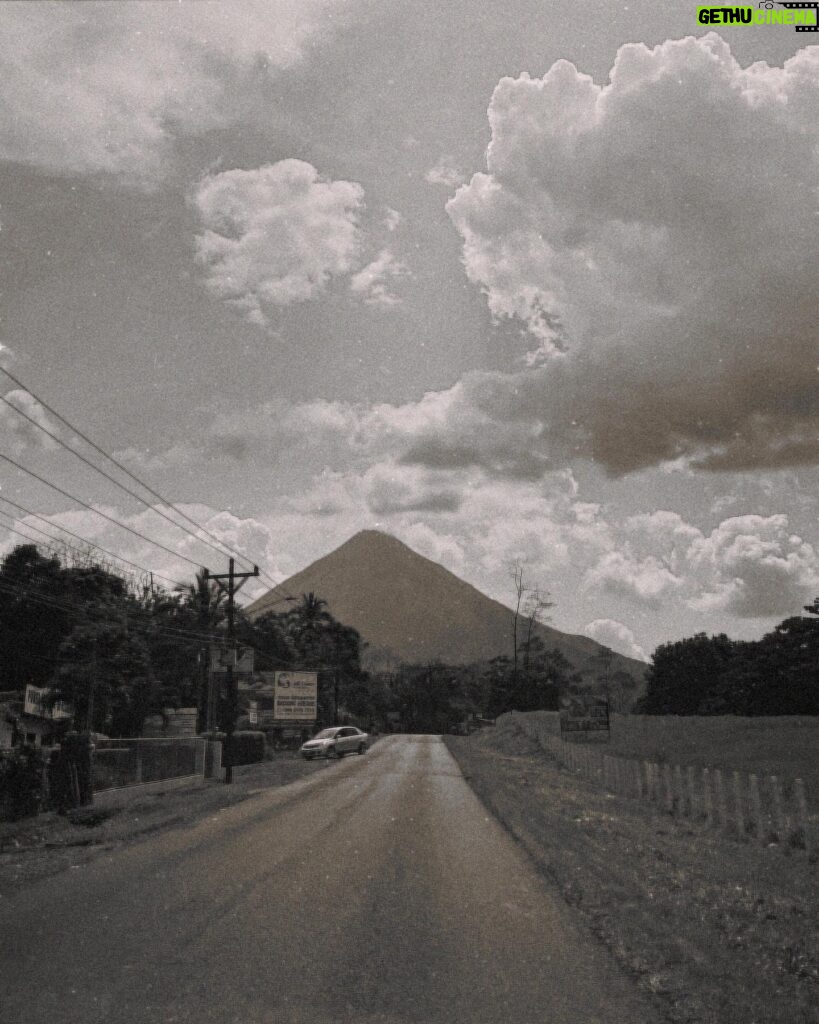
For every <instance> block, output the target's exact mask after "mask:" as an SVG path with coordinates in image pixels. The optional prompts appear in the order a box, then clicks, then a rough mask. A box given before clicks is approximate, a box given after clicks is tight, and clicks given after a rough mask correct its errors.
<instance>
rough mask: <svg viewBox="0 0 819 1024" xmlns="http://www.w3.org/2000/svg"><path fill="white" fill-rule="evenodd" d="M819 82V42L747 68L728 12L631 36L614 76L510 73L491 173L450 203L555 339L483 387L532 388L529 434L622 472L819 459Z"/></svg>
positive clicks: (500, 89) (468, 238)
mask: <svg viewBox="0 0 819 1024" xmlns="http://www.w3.org/2000/svg"><path fill="white" fill-rule="evenodd" d="M818 99H819V47H809V48H807V49H804V50H801V51H799V52H798V53H797V54H796V55H795V56H794V57H792V58H791V59H790V60H788V61H787V62H786V63H785V64H784V66H783V67H781V68H779V67H770V66H768V65H767V64H764V63H757V64H754V65H751V66H750V67H747V68H742V67H741V66H740V65H739V64H738V63H737V61H736V60H735V58H734V57H733V55H732V54H731V51H730V49H729V47H728V44H727V43H726V42H725V41H724V40H723V39H722V38H721V37H719V36H718V35H716V34H709V35H707V36H705V37H703V38H701V39H694V38H687V39H682V40H678V41H667V42H665V43H663V44H662V45H660V46H657V47H655V48H654V49H649V48H648V47H646V46H644V45H642V44H635V45H629V46H624V47H622V48H621V49H620V51H619V52H618V55H617V58H616V61H615V64H614V67H613V68H612V71H611V75H610V81H609V83H608V84H606V85H602V86H600V85H597V84H595V82H594V81H592V79H591V78H590V77H588V76H587V75H584V74H582V73H581V72H580V71H579V70H578V69H577V68H576V67H575V66H574V65H572V64H571V63H569V62H567V61H559V62H558V63H556V64H555V65H554V66H553V67H552V68H551V70H550V71H549V72H548V73H547V74H546V75H545V76H544V77H543V78H542V79H531V78H530V77H529V76H528V75H522V76H521V77H520V78H518V79H511V78H504V79H503V80H501V82H500V83H499V84H498V86H497V88H496V89H495V92H494V95H493V97H492V101H491V104H490V108H489V122H490V126H491V130H492V140H491V143H490V146H489V149H488V154H487V173H481V174H476V175H474V176H473V178H472V180H471V181H470V182H469V184H467V185H464V186H463V187H462V188H460V189H459V190H458V192H457V193H456V195H455V196H454V197H453V198H452V199H451V200H450V202H449V204H448V207H447V209H448V211H449V214H450V217H451V219H452V221H453V223H454V224H455V226H456V227H457V229H458V230H459V231H460V233H461V235H462V237H463V256H464V264H465V267H466V271H467V274H468V276H469V277H470V279H471V280H472V281H473V282H475V283H476V284H478V285H479V286H480V287H481V288H482V290H483V291H484V293H485V295H486V297H487V301H488V304H489V308H490V310H491V311H492V313H493V314H494V315H495V316H497V317H515V318H517V319H519V320H521V321H522V322H523V323H525V325H526V327H527V328H528V330H529V332H530V333H531V335H532V337H533V344H534V345H535V346H536V349H537V352H538V356H537V358H536V359H535V360H534V362H535V364H536V365H535V366H534V367H533V369H532V370H531V371H529V372H528V373H521V374H517V375H514V376H507V377H506V378H504V380H503V381H501V380H500V379H499V378H500V377H501V375H496V377H497V378H498V379H496V380H494V381H491V382H490V381H488V380H487V379H484V380H483V381H481V382H480V383H479V386H478V385H473V392H474V395H473V400H475V399H476V398H477V400H480V399H481V398H483V396H484V395H485V394H486V392H487V391H494V392H496V393H497V392H498V391H501V390H503V389H504V388H505V389H506V390H507V391H508V392H513V391H515V390H516V389H517V391H519V392H520V393H521V395H522V396H523V397H525V400H526V403H527V412H528V413H529V414H531V415H536V416H537V418H538V420H539V422H540V423H541V425H542V428H543V429H542V433H541V437H540V438H539V439H536V440H534V441H533V447H535V448H537V449H539V450H541V451H544V452H545V451H549V452H552V453H554V452H555V451H557V450H560V451H561V452H562V453H563V454H565V453H569V454H571V455H574V456H582V457H590V458H593V459H595V460H596V461H597V462H599V463H600V464H602V465H603V466H604V467H605V468H606V469H607V470H608V471H609V472H611V473H614V474H622V473H626V472H629V471H632V470H635V469H638V468H641V467H646V466H651V465H659V464H662V463H670V462H673V461H674V460H678V459H681V458H683V459H689V460H692V461H693V463H694V464H695V465H696V466H698V467H705V468H708V469H748V468H752V467H759V466H783V465H788V464H799V463H808V462H815V461H817V459H819V437H817V410H819V400H818V399H819V392H817V384H818V383H819V373H817V361H816V339H815V303H816V299H815V296H816V289H817V283H819V282H818V281H817V276H818V275H819V270H817V268H818V267H819V260H817V256H819V244H818V243H817V233H816V226H815V216H814V213H815V210H816V191H815V189H816V186H817V184H818V183H819V176H818V175H817V170H819V145H817V143H819V122H817V120H816V118H815V116H814V114H813V113H812V112H813V111H814V110H815V107H816V102H817V100H818ZM496 412H497V416H498V421H499V423H500V424H501V430H502V429H503V428H504V427H505V425H506V422H507V421H508V420H510V419H513V420H514V419H516V418H517V417H518V416H519V415H520V414H519V413H515V412H514V411H512V410H510V409H509V408H508V405H507V407H506V408H498V409H497V410H496ZM544 464H546V463H545V461H544Z"/></svg>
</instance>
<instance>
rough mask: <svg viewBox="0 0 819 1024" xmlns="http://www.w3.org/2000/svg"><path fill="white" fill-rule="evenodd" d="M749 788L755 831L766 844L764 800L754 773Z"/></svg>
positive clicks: (763, 843)
mask: <svg viewBox="0 0 819 1024" xmlns="http://www.w3.org/2000/svg"><path fill="white" fill-rule="evenodd" d="M748 788H749V790H750V794H751V811H752V813H753V816H754V833H755V835H756V838H757V839H758V840H759V842H760V843H762V845H763V846H765V845H766V843H767V840H768V835H767V830H766V828H765V816H764V814H763V813H762V800H761V799H760V796H759V780H758V779H757V777H756V775H754V774H753V773H752V774H751V775H749V776H748Z"/></svg>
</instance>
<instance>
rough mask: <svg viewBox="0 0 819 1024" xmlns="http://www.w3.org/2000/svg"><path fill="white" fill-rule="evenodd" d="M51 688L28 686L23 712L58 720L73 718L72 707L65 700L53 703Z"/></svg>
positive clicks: (36, 716) (34, 716)
mask: <svg viewBox="0 0 819 1024" xmlns="http://www.w3.org/2000/svg"><path fill="white" fill-rule="evenodd" d="M50 695H51V690H49V689H48V688H47V687H42V686H31V685H29V686H27V687H26V695H25V697H24V698H23V714H25V715H31V716H32V717H33V718H47V719H49V720H50V721H53V722H57V721H60V720H61V719H63V718H71V716H72V714H73V712H72V710H71V707H70V706H69V705H68V704H67V703H66V702H65V701H63V700H57V701H54V702H53V703H52V702H51V700H50Z"/></svg>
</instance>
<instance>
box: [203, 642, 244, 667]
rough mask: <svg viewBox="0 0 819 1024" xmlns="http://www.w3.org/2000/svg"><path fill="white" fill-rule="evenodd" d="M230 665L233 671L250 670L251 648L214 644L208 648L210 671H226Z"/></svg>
mask: <svg viewBox="0 0 819 1024" xmlns="http://www.w3.org/2000/svg"><path fill="white" fill-rule="evenodd" d="M230 666H232V667H233V671H234V672H247V673H250V672H252V671H253V648H252V647H228V646H224V647H217V646H216V645H215V644H214V645H213V646H212V647H211V649H210V670H211V672H227V670H228V667H230Z"/></svg>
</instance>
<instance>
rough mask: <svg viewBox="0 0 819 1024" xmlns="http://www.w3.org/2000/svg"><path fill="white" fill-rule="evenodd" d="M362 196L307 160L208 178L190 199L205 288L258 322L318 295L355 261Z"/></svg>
mask: <svg viewBox="0 0 819 1024" xmlns="http://www.w3.org/2000/svg"><path fill="white" fill-rule="evenodd" d="M363 196H364V190H363V189H362V188H361V186H360V185H358V184H356V183H355V182H350V181H325V180H323V179H322V178H320V177H319V174H318V171H317V170H316V168H315V167H313V166H312V164H308V163H305V162H304V161H302V160H281V161H279V162H278V163H275V164H269V165H267V166H265V167H259V168H257V169H255V170H252V171H241V170H232V171H224V172H222V173H221V174H214V175H209V176H207V177H206V178H204V179H203V180H202V181H201V182H200V183H199V186H198V188H197V189H196V192H195V195H194V196H193V199H192V202H193V204H194V206H195V207H196V210H197V212H198V214H199V217H200V220H201V224H202V228H203V230H202V232H201V233H200V234H199V235H197V237H196V254H197V260H198V262H199V263H200V264H201V265H202V266H203V267H204V268H205V274H206V277H205V281H206V284H207V287H208V288H209V290H210V291H211V292H212V293H213V294H214V295H216V296H217V297H219V298H221V299H224V300H225V301H226V302H227V303H229V304H230V305H232V306H233V307H235V308H236V309H238V310H240V311H241V312H243V313H244V314H245V316H246V317H247V318H248V319H249V320H250V321H251V322H253V323H257V324H260V325H265V324H267V323H268V322H269V317H270V314H271V313H272V311H273V310H275V309H276V308H277V307H281V306H287V305H289V304H290V303H293V302H303V301H305V300H306V299H311V298H314V297H315V296H316V295H318V294H319V293H320V292H322V291H323V290H324V289H325V288H326V287H327V284H328V282H329V280H330V278H331V277H333V276H334V275H337V274H344V273H347V272H348V271H349V270H350V269H351V268H352V266H353V263H354V261H355V258H356V256H357V254H358V251H359V246H360V235H359V227H358V215H359V213H360V211H361V209H362V206H363Z"/></svg>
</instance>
